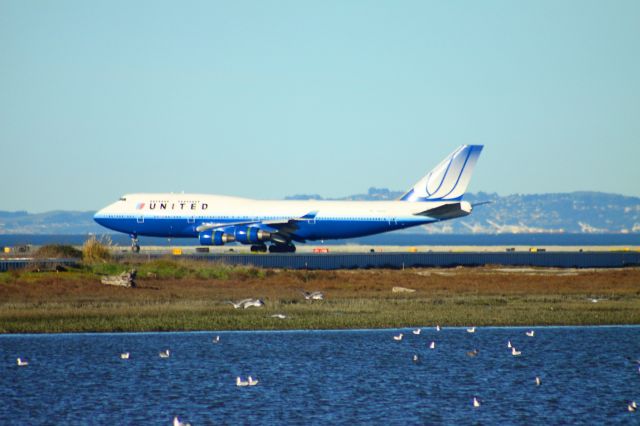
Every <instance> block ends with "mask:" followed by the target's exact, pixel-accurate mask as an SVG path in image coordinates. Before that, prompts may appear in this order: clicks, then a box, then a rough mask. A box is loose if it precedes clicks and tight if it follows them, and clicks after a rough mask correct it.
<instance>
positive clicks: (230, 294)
mask: <svg viewBox="0 0 640 426" xmlns="http://www.w3.org/2000/svg"><path fill="white" fill-rule="evenodd" d="M131 266H132V265H119V267H120V269H126V268H129V267H131ZM135 266H137V268H138V269H139V273H138V276H139V277H140V278H139V279H138V280H137V284H138V285H137V287H136V288H120V287H113V286H105V285H102V284H100V279H99V277H100V273H101V272H99V271H98V272H96V271H86V270H79V271H70V272H64V273H55V272H45V273H36V272H22V273H11V272H10V273H2V274H0V300H1V302H0V334H22V333H25V334H34V333H46V334H49V333H68V332H70V333H83V332H91V333H96V332H98V333H110V332H114V333H122V332H167V331H176V332H180V331H200V332H222V331H273V330H280V331H284V330H298V331H302V330H357V329H399V328H415V327H424V328H428V327H435V325H436V324H439V325H441V326H443V327H446V328H450V327H465V326H472V325H475V326H478V327H488V326H505V327H540V326H580V325H584V326H587V325H588V326H625V325H640V288H638V283H640V268H622V269H602V270H600V269H589V270H580V269H552V268H505V267H473V268H442V269H440V268H420V269H407V270H405V271H399V270H355V271H353V270H339V271H292V270H262V269H257V268H247V267H228V266H220V265H215V266H213V265H207V266H206V267H207V268H212V269H210V270H201V269H199V268H201V267H204V266H202V265H199V264H195V265H194V264H193V262H177V261H169V260H163V261H156V262H151V263H143V264H139V265H135ZM213 268H218V269H213ZM221 268H223V269H221ZM151 269H153V270H154V271H156V272H151ZM394 287H403V288H406V289H411V290H414V292H403V293H396V292H393V288H394ZM301 289H305V290H306V291H312V290H313V291H317V290H318V291H322V292H323V293H324V295H325V299H324V300H322V301H314V302H310V301H306V300H304V298H303V297H302V295H301ZM250 297H251V298H261V299H263V300H264V301H265V306H263V307H260V308H249V309H234V308H233V306H231V304H229V303H228V302H227V301H229V300H236V301H237V300H241V299H244V298H250ZM276 314H282V315H285V316H286V318H285V319H278V318H274V317H272V315H276Z"/></svg>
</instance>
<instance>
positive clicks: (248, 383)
mask: <svg viewBox="0 0 640 426" xmlns="http://www.w3.org/2000/svg"><path fill="white" fill-rule="evenodd" d="M257 384H258V381H257V380H253V378H252V377H251V376H249V378H248V379H247V380H242V378H241V377H240V376H238V377H236V386H240V387H244V386H255V385H257Z"/></svg>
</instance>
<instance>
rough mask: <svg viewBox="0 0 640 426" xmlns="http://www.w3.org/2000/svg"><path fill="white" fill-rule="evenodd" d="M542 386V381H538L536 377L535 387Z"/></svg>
mask: <svg viewBox="0 0 640 426" xmlns="http://www.w3.org/2000/svg"><path fill="white" fill-rule="evenodd" d="M541 384H542V380H540V377H538V376H536V386H540V385H541Z"/></svg>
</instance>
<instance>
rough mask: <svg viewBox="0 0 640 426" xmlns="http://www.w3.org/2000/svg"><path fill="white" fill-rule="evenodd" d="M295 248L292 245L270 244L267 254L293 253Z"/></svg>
mask: <svg viewBox="0 0 640 426" xmlns="http://www.w3.org/2000/svg"><path fill="white" fill-rule="evenodd" d="M295 252H296V246H294V245H293V244H272V245H270V246H269V253H295Z"/></svg>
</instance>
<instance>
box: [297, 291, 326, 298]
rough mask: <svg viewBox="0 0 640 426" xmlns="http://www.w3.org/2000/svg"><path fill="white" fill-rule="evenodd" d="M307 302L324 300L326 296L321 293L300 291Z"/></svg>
mask: <svg viewBox="0 0 640 426" xmlns="http://www.w3.org/2000/svg"><path fill="white" fill-rule="evenodd" d="M300 291H301V292H302V295H303V296H304V298H305V300H323V299H324V294H323V293H322V292H321V291H311V292H309V291H304V290H300Z"/></svg>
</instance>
